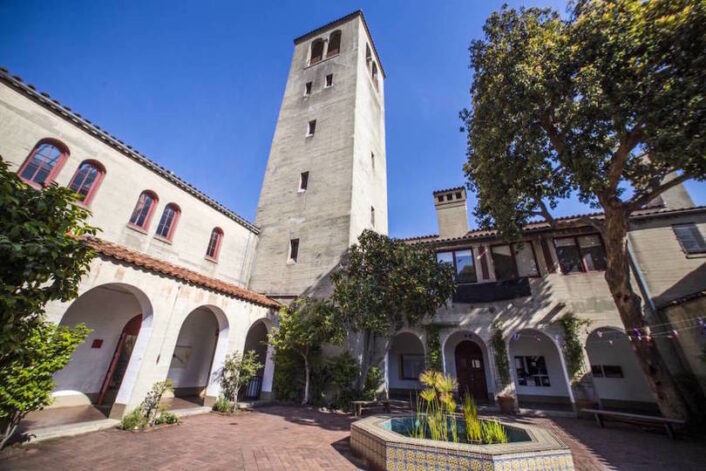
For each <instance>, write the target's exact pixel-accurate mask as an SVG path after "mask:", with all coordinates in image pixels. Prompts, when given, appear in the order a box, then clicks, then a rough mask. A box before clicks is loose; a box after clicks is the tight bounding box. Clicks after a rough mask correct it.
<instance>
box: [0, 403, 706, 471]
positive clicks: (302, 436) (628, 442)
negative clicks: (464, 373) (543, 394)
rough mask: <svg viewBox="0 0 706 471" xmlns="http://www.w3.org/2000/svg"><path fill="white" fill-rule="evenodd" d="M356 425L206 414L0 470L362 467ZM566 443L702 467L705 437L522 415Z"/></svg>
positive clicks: (586, 453) (23, 454) (39, 453)
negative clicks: (353, 438)
mask: <svg viewBox="0 0 706 471" xmlns="http://www.w3.org/2000/svg"><path fill="white" fill-rule="evenodd" d="M354 420H355V419H354V418H352V417H350V416H346V415H341V414H329V413H323V412H319V411H316V410H314V409H308V408H298V407H287V406H268V407H262V408H259V409H257V410H255V411H252V412H242V413H240V414H238V415H236V416H232V417H228V416H222V415H218V414H204V415H198V416H192V417H186V418H184V419H183V423H182V424H180V425H178V426H171V427H166V428H161V429H156V430H153V431H148V432H144V433H137V432H136V433H131V432H123V431H119V430H104V431H100V432H94V433H89V434H86V435H80V436H76V437H66V438H59V439H54V440H48V441H45V442H39V443H37V444H33V445H27V446H23V447H19V446H15V447H11V448H10V449H8V450H5V451H4V452H3V453H1V454H0V470H10V469H12V470H30V469H31V470H35V469H52V470H63V469H71V470H95V469H100V470H133V469H157V470H167V469H169V470H181V469H189V470H200V469H229V470H278V469H295V470H319V469H335V470H337V471H339V470H340V471H343V470H348V469H351V470H354V469H361V468H363V464H362V463H361V462H360V460H358V459H357V458H355V457H354V456H353V455H352V453H351V449H350V446H349V443H348V437H349V427H350V423H351V422H353V421H354ZM514 420H518V421H520V422H524V423H532V424H536V425H539V426H543V427H546V428H548V429H550V430H551V431H552V432H554V433H555V434H556V435H557V436H558V437H559V438H560V439H561V440H562V441H564V443H566V444H567V445H569V447H570V448H571V451H572V453H573V455H574V462H575V464H576V467H577V469H579V470H602V469H620V470H624V469H626V470H633V469H640V470H641V469H678V470H680V471H686V470H691V469H704V459H706V454H705V453H706V439H703V438H702V439H686V438H681V439H679V440H674V441H673V440H669V439H668V438H667V437H666V436H665V435H664V434H662V433H659V432H645V431H641V430H638V429H635V428H630V427H624V426H623V427H621V426H620V425H610V426H609V428H606V429H600V428H598V426H597V425H596V424H595V422H593V421H591V420H577V419H573V418H539V417H520V418H516V419H514Z"/></svg>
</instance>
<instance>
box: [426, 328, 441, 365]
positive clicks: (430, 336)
mask: <svg viewBox="0 0 706 471" xmlns="http://www.w3.org/2000/svg"><path fill="white" fill-rule="evenodd" d="M424 330H426V334H427V335H426V340H427V368H429V369H432V370H434V371H443V370H444V365H443V364H442V357H441V336H440V335H439V332H440V331H441V328H440V327H439V326H438V325H434V324H429V325H427V326H425V327H424Z"/></svg>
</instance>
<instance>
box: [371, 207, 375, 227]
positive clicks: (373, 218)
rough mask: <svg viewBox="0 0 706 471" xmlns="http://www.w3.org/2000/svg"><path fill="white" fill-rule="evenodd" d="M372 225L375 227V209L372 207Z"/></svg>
mask: <svg viewBox="0 0 706 471" xmlns="http://www.w3.org/2000/svg"><path fill="white" fill-rule="evenodd" d="M370 225H371V226H373V227H375V208H373V207H372V206H371V207H370Z"/></svg>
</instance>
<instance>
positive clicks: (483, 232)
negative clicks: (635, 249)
mask: <svg viewBox="0 0 706 471" xmlns="http://www.w3.org/2000/svg"><path fill="white" fill-rule="evenodd" d="M701 210H706V205H702V206H692V207H690V208H677V209H667V208H643V209H638V210H637V211H635V212H633V214H631V215H630V219H631V220H634V219H641V218H646V217H654V216H667V215H670V214H678V213H683V212H690V211H701ZM602 217H603V212H602V211H596V212H593V213H584V214H572V215H569V216H559V217H555V218H554V220H555V221H560V222H567V221H571V220H577V219H583V218H595V219H600V218H602ZM550 227H551V226H550V225H549V223H548V222H547V221H533V222H529V223H527V224H526V225H525V226H524V227H523V228H522V230H523V231H527V230H537V229H545V228H550ZM496 233H497V230H496V229H493V228H490V229H481V228H478V229H473V230H470V231H468V232H467V233H466V234H464V235H462V236H459V237H448V238H445V239H440V238H439V236H438V235H436V234H431V235H421V236H412V237H404V238H400V239H398V240H401V241H404V242H415V241H418V242H427V241H433V242H453V241H462V240H467V239H475V238H478V237H482V236H488V235H494V234H496Z"/></svg>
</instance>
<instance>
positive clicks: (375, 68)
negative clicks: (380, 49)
mask: <svg viewBox="0 0 706 471" xmlns="http://www.w3.org/2000/svg"><path fill="white" fill-rule="evenodd" d="M372 78H373V85H375V90H377V89H378V66H377V64H376V63H375V62H373V70H372Z"/></svg>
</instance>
